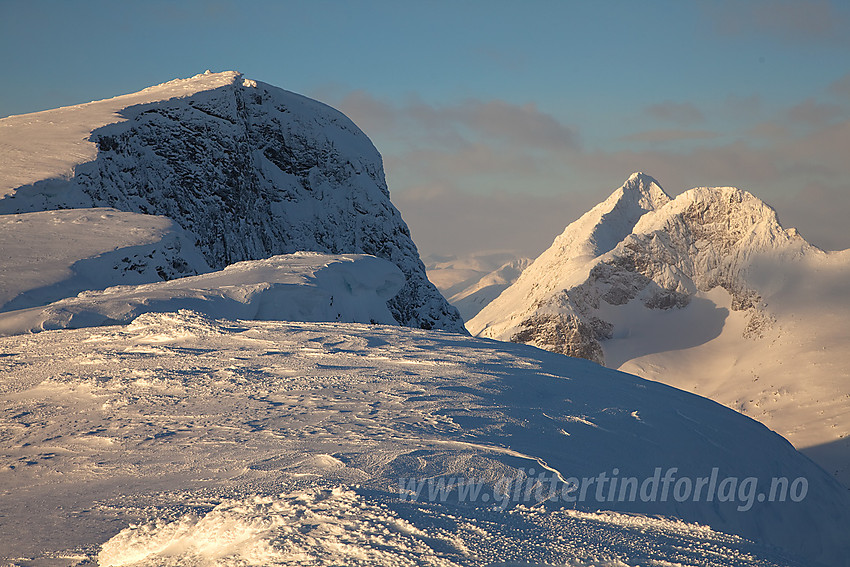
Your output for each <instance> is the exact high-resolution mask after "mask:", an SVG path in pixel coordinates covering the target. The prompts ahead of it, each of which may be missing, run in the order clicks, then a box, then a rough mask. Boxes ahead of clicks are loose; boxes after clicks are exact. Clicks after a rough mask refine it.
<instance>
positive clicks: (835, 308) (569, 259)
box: [467, 173, 850, 487]
mask: <svg viewBox="0 0 850 567" xmlns="http://www.w3.org/2000/svg"><path fill="white" fill-rule="evenodd" d="M618 210H619V211H620V213H619V214H613V213H614V211H618ZM848 281H850V251H844V252H824V251H822V250H819V249H818V248H816V247H814V246H812V245H810V244H808V243H807V242H806V241H805V240H804V239H803V238H802V237H801V236H800V235H799V234H798V233H797V231H796V230H794V229H787V230H786V229H785V228H783V227H782V226H781V224H780V223H779V219H778V218H777V215H776V213H775V211H773V209H771V208H770V207H769V206H768V205H766V204H765V203H763V202H762V201H761V200H759V199H758V198H757V197H755V196H754V195H752V194H750V193H748V192H746V191H742V190H740V189H736V188H733V187H714V188H704V187H703V188H696V189H692V190H690V191H686V192H685V193H682V194H681V195H679V196H678V197H676V198H675V199H673V200H669V198H667V197H666V195H664V193H663V191H662V190H661V188H660V187H659V186H658V185H657V182H655V181H654V180H653V179H652V178H650V177H648V176H646V175H643V174H639V173H637V174H634V175H632V176H631V177H630V178H629V180H628V181H627V182H626V183H625V184H624V185H623V187H621V188H620V189H618V190H617V191H615V192H614V194H612V195H611V197H610V198H609V199H607V200H606V201H605V202H604V203H601V204H600V205H598V206H597V207H595V208H594V209H593V210H591V211H590V212H588V213H587V214H585V215H584V216H583V217H581V219H579V220H578V221H576V222H574V223H572V224H571V225H569V226H568V227H567V228H566V230H565V231H564V233H563V234H562V235H561V236H559V237H557V238H556V239H555V242H554V243H553V244H552V246H551V247H550V248H549V249H548V250H547V251H546V252H544V253H543V254H542V255H541V256H540V257H539V258H538V259H537V260H535V261H534V262H533V263H532V265H531V266H530V267H528V268H527V269H526V270H525V271H524V272H523V274H522V276H521V277H520V278H519V279H518V280H517V282H516V283H515V284H514V285H513V286H511V287H510V288H508V289H506V290H505V291H504V292H503V293H502V294H501V295H500V296H499V297H498V298H497V299H496V300H494V301H493V302H492V303H490V304H489V305H488V306H487V307H485V308H484V309H483V310H482V311H481V312H480V313H479V314H478V315H477V316H476V317H475V318H474V319H473V320H472V321H470V322H469V323H468V325H467V326H468V327H469V330H470V331H471V332H472V333H473V334H479V335H481V336H485V337H490V338H497V339H501V340H511V341H517V342H524V343H528V344H533V345H535V346H538V347H541V348H545V349H547V350H553V351H555V352H563V353H565V354H570V355H573V356H581V357H583V358H588V359H592V360H596V361H598V362H600V363H605V364H606V365H608V366H610V367H612V368H618V369H621V370H624V371H626V372H630V373H633V374H637V375H639V376H642V377H645V378H650V379H653V380H658V381H661V382H664V383H666V384H670V385H672V386H675V387H678V388H682V389H684V390H687V391H691V392H695V393H698V394H700V395H703V396H706V397H709V398H711V399H713V400H716V401H718V402H720V403H722V404H724V405H727V406H729V407H731V408H733V409H735V410H737V411H741V412H743V413H745V414H747V415H749V416H751V417H753V418H755V419H757V420H759V421H761V422H762V423H764V424H765V425H767V426H768V427H770V428H771V429H773V430H774V431H777V432H778V433H780V434H781V435H783V436H785V437H786V438H788V439H789V440H790V441H791V442H792V443H793V444H794V446H795V447H797V448H798V449H800V450H803V451H804V452H807V454H809V455H810V456H811V457H812V458H813V459H815V460H816V461H817V462H818V463H819V464H821V465H822V466H823V467H824V468H825V469H827V470H828V471H829V472H830V473H831V474H833V475H834V476H836V478H838V479H840V480H841V481H842V482H843V483H844V484H845V485H846V486H848V487H850V350H848V348H847V347H848V344H850V300H848V294H847V291H848V289H850V288H848V285H847V282H848Z"/></svg>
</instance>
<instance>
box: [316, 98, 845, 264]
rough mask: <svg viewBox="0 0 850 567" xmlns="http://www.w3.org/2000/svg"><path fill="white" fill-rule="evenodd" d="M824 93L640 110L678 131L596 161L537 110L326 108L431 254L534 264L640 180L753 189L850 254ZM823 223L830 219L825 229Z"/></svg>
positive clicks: (345, 104) (674, 186)
mask: <svg viewBox="0 0 850 567" xmlns="http://www.w3.org/2000/svg"><path fill="white" fill-rule="evenodd" d="M835 88H838V87H835ZM831 90H833V88H832V87H831ZM826 94H827V93H823V92H821V93H813V94H812V97H811V98H808V99H805V100H802V101H800V102H799V103H797V104H794V105H790V106H788V107H787V108H784V109H781V108H780V109H776V108H775V107H774V108H770V107H767V106H765V105H764V104H763V101H762V99H761V98H760V97H759V96H756V95H752V96H746V95H738V96H734V97H733V96H730V97H728V98H727V99H726V100H720V101H718V102H717V104H716V105H715V106H714V107H713V108H712V109H711V111H710V112H709V111H708V110H706V111H705V113H704V112H703V111H701V110H700V108H698V107H696V106H695V105H691V104H689V103H681V102H673V101H666V102H662V103H658V104H656V105H652V106H650V107H647V108H646V109H645V110H646V114H647V115H649V116H650V117H652V118H653V120H655V121H661V122H664V123H668V124H670V125H671V127H669V128H656V129H647V130H643V131H639V132H636V133H632V134H629V135H625V136H621V137H619V138H617V139H616V140H613V141H612V143H611V144H610V145H608V146H607V147H606V144H604V143H602V144H599V143H597V144H596V147H594V148H589V147H584V146H583V145H582V144H581V143H580V138H581V136H580V132H578V131H577V129H576V128H574V127H571V126H569V125H567V124H564V123H563V122H562V121H559V120H558V119H556V118H555V117H554V116H552V115H550V114H548V113H546V112H544V111H541V110H540V108H539V107H537V106H535V105H534V104H522V105H517V104H512V103H509V102H506V101H501V100H466V101H462V102H458V103H455V104H448V105H438V104H429V103H425V102H424V101H422V100H421V99H419V98H417V97H413V96H411V97H409V98H407V99H406V100H403V101H396V102H391V101H386V100H380V99H377V98H375V97H374V96H371V95H370V94H368V93H365V92H350V93H345V94H343V95H342V96H338V97H337V98H336V99H333V98H329V97H327V96H325V100H330V101H331V102H332V104H334V105H335V106H337V107H338V108H340V109H341V110H343V111H344V112H346V114H348V115H349V116H350V117H351V118H352V119H353V120H354V121H355V122H356V123H358V124H359V125H360V126H361V127H363V128H364V130H365V131H366V132H367V133H368V134H369V135H370V136H372V137H373V140H375V142H376V144H377V145H378V147H379V149H380V150H381V151H382V153H383V155H384V161H385V166H386V171H387V177H388V181H389V184H390V190H391V192H392V195H393V201H394V202H395V203H396V205H397V206H398V207H399V208H400V210H401V211H402V214H403V215H404V218H405V220H406V221H407V222H408V223H409V225H410V227H411V230H412V231H413V233H414V238H415V239H416V242H417V244H418V245H419V247H420V249H421V250H423V251H424V252H425V253H449V252H450V253H454V254H463V253H472V252H481V251H485V250H515V251H516V252H517V253H519V254H525V255H534V254H537V253H539V252H540V251H541V250H542V249H544V248H545V247H546V246H548V245H549V244H550V243H551V241H552V239H553V238H554V237H555V236H556V235H557V234H559V233H560V232H561V231H562V230H563V228H564V227H565V226H566V225H567V224H568V223H569V222H571V221H572V220H574V219H575V218H577V217H578V216H580V215H581V214H582V213H584V212H585V211H586V210H588V209H589V208H590V207H591V206H593V205H594V204H596V203H597V202H598V201H600V200H601V199H603V198H605V197H606V196H607V195H608V194H609V193H610V192H611V191H612V190H614V189H615V188H616V187H617V186H619V185H620V184H621V183H622V182H623V180H625V178H626V177H627V176H628V175H629V174H630V173H631V172H633V171H646V172H647V173H649V174H651V175H653V176H655V177H656V178H657V179H659V180H660V181H661V183H662V185H663V186H664V187H665V189H666V190H668V192H670V193H672V194H676V193H679V192H682V191H684V190H687V189H690V188H692V187H697V186H723V185H732V186H737V187H741V188H743V189H747V190H750V191H752V192H753V193H755V194H756V195H757V196H759V197H761V198H762V199H764V200H765V201H767V202H768V203H770V204H772V205H774V206H775V207H776V208H777V209H778V210H779V212H780V216H781V217H782V218H783V219H785V220H786V221H787V222H790V223H793V224H796V225H797V227H798V228H799V229H800V230H801V232H802V233H803V235H804V236H806V237H808V238H810V239H811V240H812V241H813V243H815V244H817V245H820V246H823V247H825V248H842V247H844V248H846V247H848V246H850V240H848V235H847V233H846V229H844V228H843V227H844V223H843V222H833V221H835V219H836V218H837V217H838V216H840V215H847V214H850V202H848V200H847V199H843V198H832V197H831V196H835V195H844V194H850V161H848V160H847V156H846V153H847V148H848V147H850V121H848V120H847V119H846V112H844V110H843V108H842V107H841V106H840V105H839V104H836V103H835V102H834V101H829V102H824V101H822V100H821V99H820V98H817V97H818V96H823V95H826ZM721 114H722V115H723V116H722V117H721V116H720V115H721ZM709 124H710V125H712V127H713V126H715V125H719V124H731V125H732V126H733V127H732V128H731V129H728V130H723V129H720V128H716V129H715V128H711V129H709V128H705V127H704V126H706V125H709ZM695 126H703V127H702V128H700V127H695ZM815 188H816V189H817V191H815ZM802 204H805V206H802ZM817 211H820V212H821V214H822V218H823V219H832V220H830V221H829V222H818V220H817V218H818V212H817ZM839 211H840V212H839Z"/></svg>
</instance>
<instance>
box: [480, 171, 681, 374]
mask: <svg viewBox="0 0 850 567" xmlns="http://www.w3.org/2000/svg"><path fill="white" fill-rule="evenodd" d="M669 200H670V198H669V197H668V196H667V194H666V193H664V191H663V190H662V189H661V187H660V185H659V184H658V182H657V181H655V179H653V178H652V177H650V176H648V175H645V174H643V173H634V174H632V175H631V176H630V177H629V179H628V180H627V181H626V183H624V184H623V186H622V187H620V188H619V189H617V190H616V191H614V193H613V194H612V195H611V196H610V197H608V199H606V200H605V201H603V202H602V203H600V204H599V205H597V206H595V207H594V208H593V209H591V210H590V211H589V212H587V213H586V214H585V215H583V216H582V217H581V218H579V219H578V220H577V221H575V222H573V223H572V224H570V225H569V226H568V227H567V228H566V229H565V230H564V232H563V233H562V234H561V235H560V236H558V237H557V238H556V239H555V242H554V243H553V244H552V246H551V247H550V248H549V249H548V250H546V251H545V252H543V254H541V255H540V256H539V257H538V258H537V259H536V260H535V261H534V262H533V263H532V264H531V265H530V266H529V267H528V268H526V269H525V271H523V272H522V275H520V277H519V278H518V279H517V281H516V282H515V283H514V284H513V285H511V286H510V287H508V288H507V289H506V290H505V291H504V292H502V294H501V295H499V297H497V298H496V299H495V300H494V301H492V302H491V303H490V304H488V305H487V306H486V307H484V308H483V309H482V310H481V311H480V312H479V313H478V314H477V315H476V316H475V317H474V318H473V319H472V320H471V321H469V322H468V324H467V328H468V329H469V331H470V332H471V333H473V334H476V335H480V336H483V337H490V338H495V339H501V340H512V341H514V342H525V343H530V344H534V345H535V346H539V347H541V348H545V349H547V350H552V351H554V352H560V353H563V354H567V355H570V356H579V357H582V358H588V359H591V360H596V361H600V360H601V359H602V351H601V347H600V346H599V344H598V338H599V337H602V336H604V335H605V333H606V332H607V327H606V326H605V325H604V324H602V323H601V322H599V321H597V320H596V319H593V318H587V317H583V316H582V313H580V312H576V311H575V309H574V307H573V306H572V305H570V304H569V302H568V301H566V300H565V298H564V297H563V291H564V290H566V289H570V288H572V287H574V286H577V285H579V284H581V283H582V282H583V281H584V280H585V279H586V278H587V276H588V272H589V270H590V267H591V263H592V261H593V260H594V259H595V258H597V257H599V256H600V255H603V254H605V253H606V252H609V251H610V250H611V249H613V248H614V247H615V246H617V244H618V243H619V242H621V241H622V240H623V239H624V238H625V237H626V236H627V235H628V234H630V233H631V232H632V230H633V228H634V226H635V224H637V222H638V220H639V219H640V218H641V217H642V216H643V215H644V214H645V213H646V212H647V211H652V210H655V209H657V208H659V207H661V206H663V205H665V204H666V203H667V202H668V201H669Z"/></svg>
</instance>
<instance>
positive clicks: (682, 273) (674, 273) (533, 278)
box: [468, 173, 818, 362]
mask: <svg viewBox="0 0 850 567" xmlns="http://www.w3.org/2000/svg"><path fill="white" fill-rule="evenodd" d="M807 252H811V253H816V252H818V250H817V249H816V248H814V247H812V246H811V245H809V244H808V243H806V242H805V241H804V240H803V239H802V238H800V237H799V236H798V235H796V232H792V231H786V230H785V229H783V228H782V226H780V224H779V221H778V219H777V216H776V213H775V211H774V210H773V209H771V208H770V207H769V206H767V205H766V204H765V203H763V202H762V201H761V200H759V199H757V198H756V197H754V196H753V195H751V194H750V193H747V192H746V191H741V190H739V189H735V188H730V187H719V188H698V189H693V190H691V191H687V192H685V193H683V194H681V195H679V196H678V197H677V198H676V199H673V200H670V199H669V197H667V195H666V194H665V193H664V192H663V190H662V189H661V188H660V186H659V185H658V184H657V182H656V181H655V180H653V179H652V178H650V177H648V176H646V175H644V174H640V173H636V174H633V175H632V176H631V177H630V178H629V180H628V181H626V183H625V184H624V185H623V186H622V187H621V188H619V189H617V190H616V191H615V192H614V193H613V194H612V195H611V197H609V198H608V199H607V200H606V201H604V202H603V203H601V204H600V205H597V206H596V207H594V208H593V209H592V210H591V211H589V212H588V213H586V214H585V215H584V216H582V217H581V218H580V219H579V220H577V221H575V222H574V223H572V224H570V225H569V226H568V227H567V229H566V230H565V231H564V233H563V234H561V235H560V236H558V237H557V238H556V239H555V242H554V243H553V244H552V246H551V247H550V248H549V249H548V250H547V251H545V252H544V253H543V254H541V255H540V257H539V258H537V260H535V261H534V263H532V265H531V266H530V267H529V268H528V269H526V270H525V272H523V274H522V276H520V278H519V279H518V280H517V282H516V283H515V284H514V285H513V286H511V287H510V288H508V289H507V290H505V291H504V292H503V293H502V295H501V296H499V297H498V298H497V299H496V300H494V301H493V302H492V303H490V304H489V305H488V306H487V307H485V308H484V309H483V310H482V311H481V312H480V313H479V314H478V315H477V316H476V317H475V318H474V319H473V320H472V321H470V322H469V324H468V328H469V330H470V331H471V332H472V333H473V334H479V335H481V336H486V337H491V338H498V339H502V340H511V341H515V342H524V343H530V344H534V345H536V346H539V347H541V348H545V349H547V350H553V351H555V352H562V353H564V354H568V355H572V356H580V357H582V358H589V359H591V360H596V361H598V362H604V356H603V352H602V345H601V341H603V340H605V339H606V338H610V337H611V336H612V334H613V333H615V332H616V329H615V328H614V326H613V325H612V324H611V323H610V322H608V321H605V320H604V319H603V318H600V317H599V313H598V310H599V309H600V306H601V305H603V304H608V305H623V304H625V303H627V302H629V301H631V300H633V299H635V298H638V300H640V301H641V302H643V303H644V305H646V306H647V307H649V308H659V309H667V308H671V307H684V306H685V305H687V304H688V302H689V301H690V297H691V296H693V295H694V294H695V293H696V292H697V291H703V292H707V291H710V290H712V289H714V288H715V287H718V286H720V287H722V288H723V289H726V290H727V291H728V292H729V293H731V294H732V296H733V308H734V309H737V310H750V317H751V320H752V324H751V329H750V332H751V333H752V334H757V333H759V332H761V330H762V329H763V328H764V327H765V326H766V325H768V324H769V319H770V316H769V314H768V313H767V312H766V311H765V310H764V308H763V307H764V306H763V305H762V302H761V297H760V295H759V294H758V292H757V291H756V290H754V289H753V288H752V286H751V285H749V284H748V283H747V272H748V268H749V266H750V265H751V264H752V263H753V262H754V261H755V260H756V259H757V258H759V257H762V256H764V255H765V254H768V255H776V254H780V255H783V256H787V257H797V256H799V255H800V254H803V253H807Z"/></svg>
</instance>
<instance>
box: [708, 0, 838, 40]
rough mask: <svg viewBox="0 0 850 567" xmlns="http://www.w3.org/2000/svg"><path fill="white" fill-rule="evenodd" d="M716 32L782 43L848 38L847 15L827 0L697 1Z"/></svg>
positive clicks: (834, 3) (835, 4)
mask: <svg viewBox="0 0 850 567" xmlns="http://www.w3.org/2000/svg"><path fill="white" fill-rule="evenodd" d="M700 6H701V7H702V9H703V11H704V13H705V15H706V16H707V18H708V20H709V22H710V23H711V24H712V26H713V28H714V31H715V32H716V33H720V34H724V35H730V36H752V35H754V34H764V35H768V36H770V37H772V38H774V39H776V40H779V41H783V42H788V41H791V42H827V41H830V42H831V41H842V42H846V41H847V40H848V38H847V37H846V36H845V35H844V33H843V30H845V29H847V24H848V17H847V13H846V12H845V11H842V10H840V9H838V7H837V6H838V4H837V3H836V2H830V1H828V0H809V1H807V2H800V1H798V0H750V1H748V2H738V1H736V0H725V1H720V2H703V3H701V4H700Z"/></svg>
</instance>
